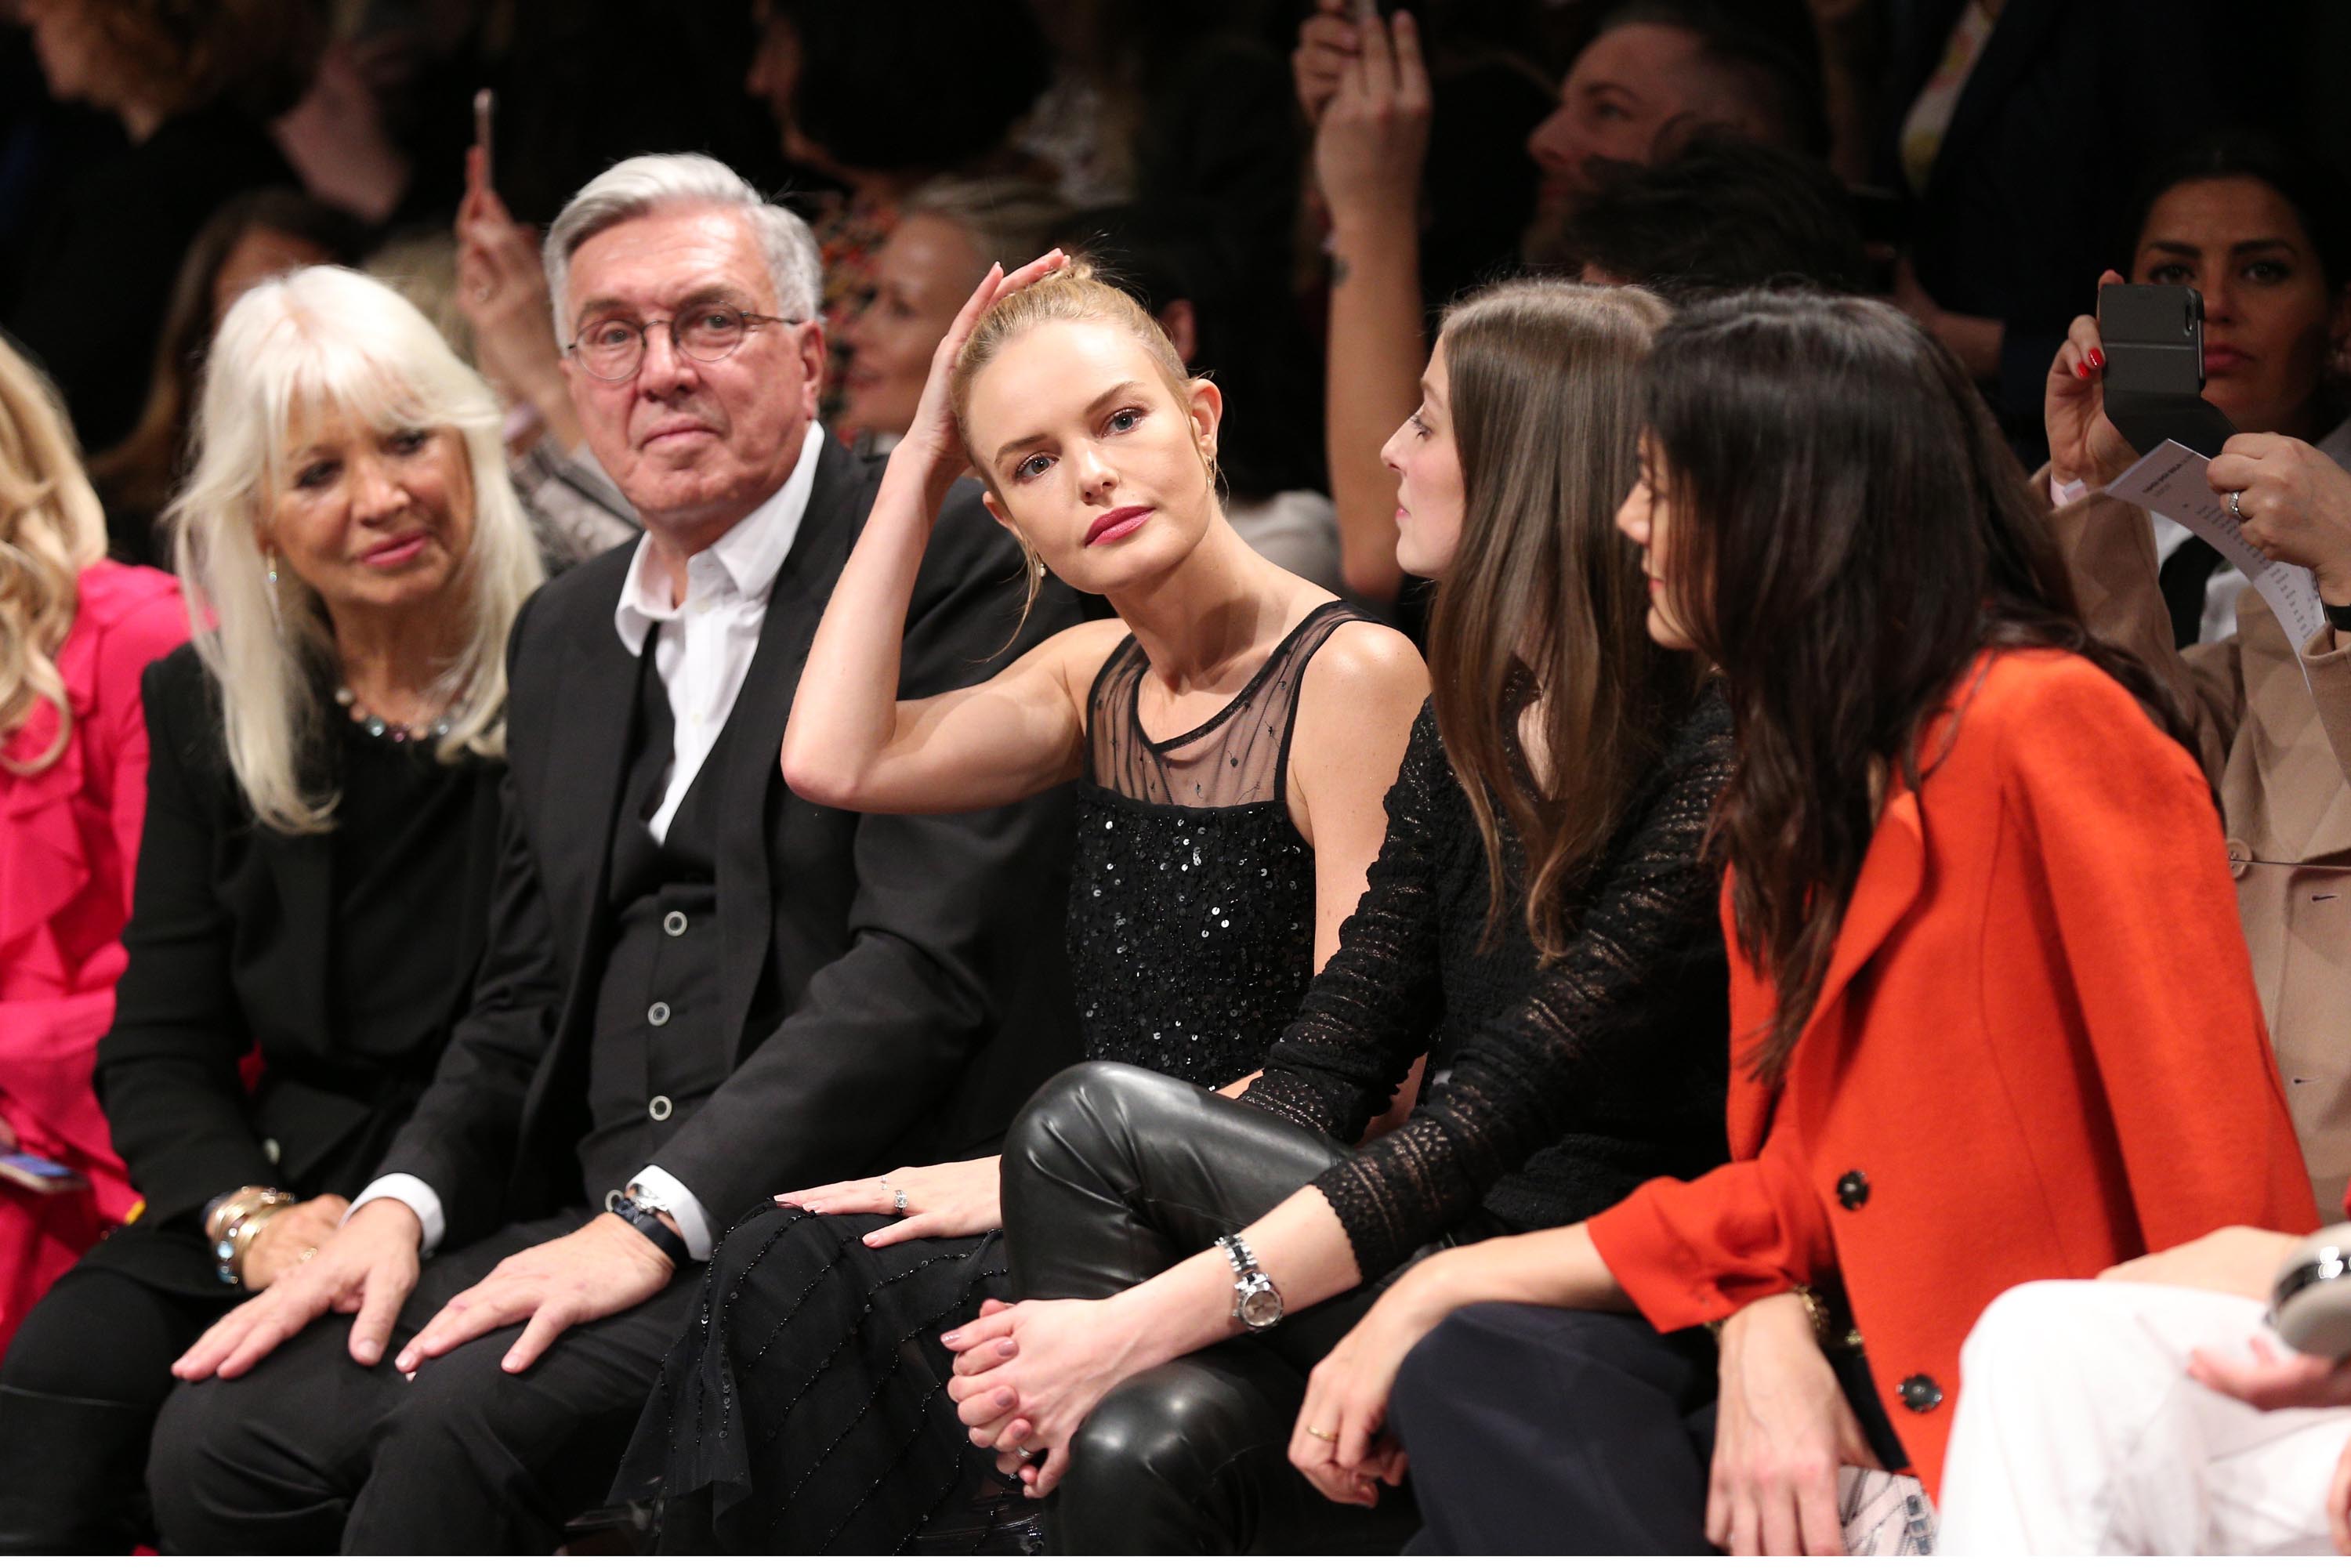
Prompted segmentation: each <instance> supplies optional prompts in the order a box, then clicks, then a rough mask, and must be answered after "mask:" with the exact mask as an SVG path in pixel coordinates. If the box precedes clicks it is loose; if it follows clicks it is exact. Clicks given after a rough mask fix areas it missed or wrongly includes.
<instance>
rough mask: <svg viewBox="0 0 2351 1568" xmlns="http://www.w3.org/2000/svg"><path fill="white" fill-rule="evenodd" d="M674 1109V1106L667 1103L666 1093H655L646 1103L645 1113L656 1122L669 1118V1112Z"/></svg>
mask: <svg viewBox="0 0 2351 1568" xmlns="http://www.w3.org/2000/svg"><path fill="white" fill-rule="evenodd" d="M674 1109H676V1107H675V1106H674V1105H672V1104H671V1103H669V1096H668V1095H666V1094H656V1095H654V1096H653V1099H652V1100H651V1101H650V1102H649V1103H647V1104H646V1106H645V1114H646V1115H648V1116H651V1117H652V1118H653V1120H654V1121H656V1122H666V1121H668V1120H669V1113H671V1112H672V1111H673V1110H674Z"/></svg>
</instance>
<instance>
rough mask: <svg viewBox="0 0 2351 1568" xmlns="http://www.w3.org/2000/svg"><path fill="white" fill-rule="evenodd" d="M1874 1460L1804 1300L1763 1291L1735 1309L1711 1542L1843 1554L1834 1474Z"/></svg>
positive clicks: (1717, 1440) (1711, 1495) (1711, 1481)
mask: <svg viewBox="0 0 2351 1568" xmlns="http://www.w3.org/2000/svg"><path fill="white" fill-rule="evenodd" d="M1876 1464H1877V1458H1876V1456H1875V1455H1873V1454H1872V1453H1871V1452H1870V1449H1869V1442H1868V1439H1867V1438H1865V1437H1864V1436H1863V1435H1862V1430H1861V1423H1860V1422H1859V1421H1858V1420H1856V1419H1855V1416H1854V1414H1853V1407H1852V1406H1850V1405H1848V1404H1846V1403H1845V1397H1844V1390H1843V1389H1842V1388H1840V1387H1839V1386H1838V1385H1837V1380H1836V1374H1835V1372H1834V1371H1833V1370H1832V1369H1831V1368H1830V1366H1829V1363H1828V1357H1827V1356H1826V1355H1825V1354H1823V1352H1822V1350H1821V1347H1820V1343H1819V1341H1818V1340H1817V1339H1815V1338H1814V1337H1813V1319H1812V1314H1811V1312H1808V1311H1806V1310H1805V1307H1804V1303H1803V1302H1802V1301H1801V1300H1799V1299H1798V1298H1797V1297H1796V1296H1795V1295H1793V1294H1786V1295H1778V1296H1767V1297H1765V1298H1764V1299H1763V1300H1761V1301H1754V1302H1750V1304H1748V1305H1747V1306H1745V1307H1742V1308H1740V1310H1739V1311H1738V1312H1734V1313H1732V1314H1731V1316H1730V1318H1729V1321H1728V1322H1725V1323H1724V1324H1723V1327H1722V1346H1721V1393H1720V1396H1719V1406H1718V1408H1717V1415H1716V1422H1715V1437H1714V1462H1713V1470H1712V1473H1711V1475H1710V1476H1709V1478H1708V1484H1707V1498H1706V1538H1707V1539H1708V1541H1710V1542H1714V1544H1715V1545H1717V1546H1719V1547H1720V1548H1721V1549H1722V1550H1723V1551H1725V1552H1730V1553H1731V1554H1733V1555H1734V1556H1741V1557H1745V1556H1753V1555H1755V1554H1757V1553H1759V1552H1763V1553H1769V1554H1770V1555H1771V1556H1774V1557H1784V1556H1791V1555H1794V1554H1798V1553H1802V1554H1805V1555H1810V1556H1841V1555H1843V1553H1844V1525H1843V1522H1842V1521H1840V1520H1839V1518H1838V1515H1837V1471H1838V1469H1839V1468H1840V1467H1842V1466H1844V1465H1860V1466H1863V1467H1865V1468H1873V1467H1876Z"/></svg>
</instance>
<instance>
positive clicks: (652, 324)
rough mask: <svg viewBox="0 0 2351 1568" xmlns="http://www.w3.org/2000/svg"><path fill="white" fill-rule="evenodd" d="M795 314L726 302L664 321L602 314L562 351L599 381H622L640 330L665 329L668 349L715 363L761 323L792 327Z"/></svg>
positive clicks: (634, 363) (641, 344)
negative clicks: (760, 311)
mask: <svg viewBox="0 0 2351 1568" xmlns="http://www.w3.org/2000/svg"><path fill="white" fill-rule="evenodd" d="M800 321H801V318H799V317H798V316H761V315H758V314H756V313H755V312H752V311H749V310H737V309H736V308H734V307H733V306H731V305H705V306H702V307H700V308H696V309H695V310H692V311H689V312H686V313H684V314H683V315H677V316H673V317H671V318H669V319H667V320H666V321H661V320H654V321H639V320H635V319H632V318H630V317H627V316H604V317H600V318H599V319H596V320H594V321H591V322H590V323H589V324H588V325H587V326H586V327H585V328H583V329H581V331H580V337H579V339H578V340H577V341H575V342H573V343H572V344H571V345H570V346H569V347H568V348H566V349H565V350H563V351H564V352H565V353H567V354H570V355H573V356H575V357H576V358H577V359H578V360H579V361H580V367H581V368H582V369H584V370H585V371H587V372H588V373H589V374H590V375H591V376H594V377H596V378H597V379H598V380H600V381H607V382H624V381H627V380H628V379H629V378H630V377H631V376H633V375H635V374H636V373H637V367H638V366H640V365H642V364H643V363H644V361H645V334H647V333H648V332H651V331H653V329H655V328H658V327H665V328H667V329H669V342H670V347H671V348H672V349H674V350H676V351H677V352H678V353H680V354H683V355H684V356H685V357H686V358H687V359H689V360H694V361H699V362H700V363H702V364H705V365H707V364H715V363H716V362H717V361H720V360H723V359H725V358H726V356H727V355H729V354H731V353H733V352H734V351H735V350H737V349H739V348H741V347H742V346H743V340H744V338H746V337H747V336H748V335H749V334H750V333H751V332H753V331H754V330H756V329H758V328H761V327H767V326H784V327H797V326H799V324H800Z"/></svg>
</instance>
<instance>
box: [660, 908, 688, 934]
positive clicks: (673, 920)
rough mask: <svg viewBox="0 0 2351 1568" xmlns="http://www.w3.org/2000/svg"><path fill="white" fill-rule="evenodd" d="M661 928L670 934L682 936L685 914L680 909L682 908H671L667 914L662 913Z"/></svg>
mask: <svg viewBox="0 0 2351 1568" xmlns="http://www.w3.org/2000/svg"><path fill="white" fill-rule="evenodd" d="M662 929H663V930H664V931H666V932H668V933H669V934H670V935H671V936H684V935H685V915H684V911H682V910H676V909H673V910H671V911H670V912H669V913H668V914H667V915H663V916H662Z"/></svg>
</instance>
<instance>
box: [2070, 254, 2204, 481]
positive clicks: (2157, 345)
mask: <svg viewBox="0 0 2351 1568" xmlns="http://www.w3.org/2000/svg"><path fill="white" fill-rule="evenodd" d="M2098 336H2099V338H2100V340H2102V341H2103V342H2104V344H2105V356H2106V369H2105V396H2106V417H2107V418H2108V419H2109V420H2112V421H2113V422H2114V426H2115V428H2116V430H2119V431H2121V432H2122V435H2123V439H2124V440H2125V441H2127V442H2129V443H2130V444H2131V446H2132V448H2133V449H2134V450H2135V451H2137V452H2138V453H2139V454H2140V455H2146V454H2147V453H2149V452H2152V451H2154V450H2155V449H2156V448H2157V447H2158V446H2160V445H2162V444H2164V443H2165V442H2166V441H2177V442H2178V443H2179V444H2180V445H2182V446H2185V447H2187V448H2188V449H2189V451H2190V452H2194V453H2196V454H2198V455H2200V456H2204V457H2214V456H2218V455H2220V448H2221V447H2222V446H2224V445H2226V444H2228V441H2229V437H2231V436H2232V435H2234V434H2237V427H2236V426H2235V425H2234V424H2232V423H2230V420H2229V416H2228V415H2227V414H2225V413H2221V412H2220V410H2219V409H2217V408H2215V407H2213V406H2212V404H2210V402H2206V401H2205V398H2204V297H2203V296H2202V295H2201V294H2199V293H2198V292H2197V291H2196V290H2195V289H2193V288H2190V287H2188V286H2187V285H2185V284H2179V283H2109V284H2107V285H2106V286H2105V287H2103V288H2101V289H2099V290H2098Z"/></svg>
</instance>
